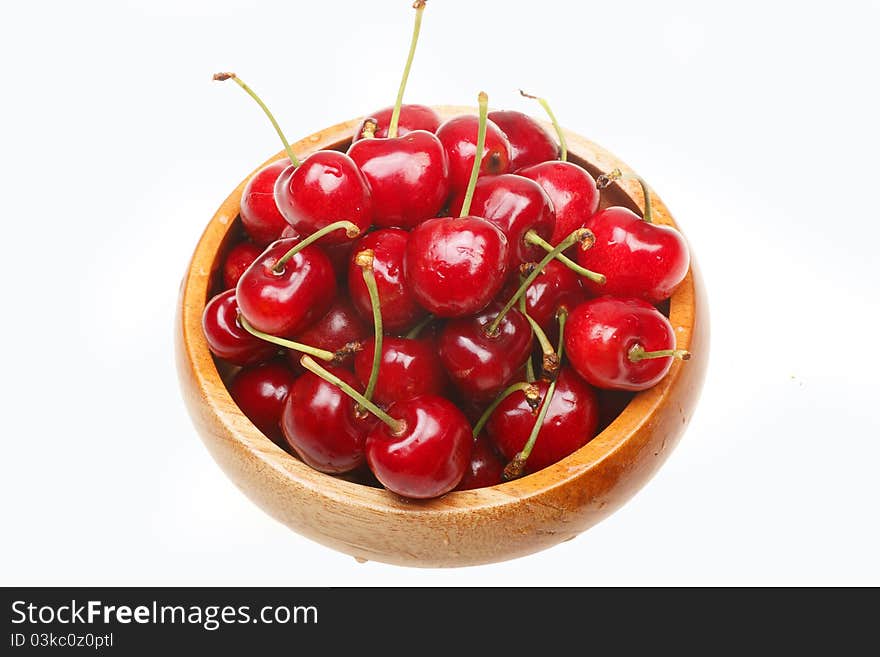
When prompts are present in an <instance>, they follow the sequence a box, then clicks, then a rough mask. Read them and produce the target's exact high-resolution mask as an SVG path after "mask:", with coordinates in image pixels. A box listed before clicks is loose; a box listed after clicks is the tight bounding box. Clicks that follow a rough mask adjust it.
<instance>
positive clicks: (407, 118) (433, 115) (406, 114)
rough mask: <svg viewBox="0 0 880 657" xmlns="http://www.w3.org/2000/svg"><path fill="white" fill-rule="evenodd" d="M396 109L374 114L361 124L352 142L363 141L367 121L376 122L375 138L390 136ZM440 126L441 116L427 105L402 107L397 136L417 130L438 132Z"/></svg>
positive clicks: (379, 111)
mask: <svg viewBox="0 0 880 657" xmlns="http://www.w3.org/2000/svg"><path fill="white" fill-rule="evenodd" d="M393 112H394V107H393V106H392V107H385V108H383V109H380V110H378V111H376V112H373V113H372V114H370V115H369V116H367V117H364V120H363V121H361V122H360V124H359V125H358V127H357V130H355V132H354V135H353V136H352V142H356V141H358V140H360V139H362V135H363V134H364V124H365V123H366V121H367V119H373V120H374V121H375V122H376V132H375V133H373V134H374V136H375V137H380V138H384V137H387V136H388V125H389V124H390V123H391V114H392V113H393ZM439 125H440V115H439V114H437V112H435V111H434V110H432V109H431V108H430V107H428V106H427V105H415V104H409V105H401V106H400V117H398V119H397V136H398V137H403V136H404V135H406V134H409V133H410V132H413V131H415V130H427V131H428V132H436V131H437V127H438V126H439Z"/></svg>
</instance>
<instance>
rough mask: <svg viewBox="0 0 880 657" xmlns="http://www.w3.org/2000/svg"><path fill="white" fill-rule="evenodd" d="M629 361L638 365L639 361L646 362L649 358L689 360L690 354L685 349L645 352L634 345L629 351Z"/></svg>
mask: <svg viewBox="0 0 880 657" xmlns="http://www.w3.org/2000/svg"><path fill="white" fill-rule="evenodd" d="M628 356H629V360H630V362H632V363H638V362H639V361H640V360H648V359H649V358H675V359H677V360H690V359H691V352H689V351H687V350H686V349H661V350H659V351H645V348H644V347H643V346H642V345H640V344H637V345H634V346H633V348H632V349H630V350H629V354H628Z"/></svg>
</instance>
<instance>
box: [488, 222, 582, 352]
mask: <svg viewBox="0 0 880 657" xmlns="http://www.w3.org/2000/svg"><path fill="white" fill-rule="evenodd" d="M592 236H593V233H592V232H591V231H590V230H589V229H587V228H578V229H576V230H574V231H572V233H571V234H570V235H569V236H568V237H566V238H565V239H564V240H562V241H561V242H560V243H559V244H557V245H556V246H554V247H553V248H552V249H551V251H550V252H549V253H547V255H545V256H544V258H543V259H542V260H541V262H539V263H538V264H537V266H535V268H534V270H533V271H532V273H531V274H529V275H528V276H526V277H525V279H523V282H522V283H521V284H520V286H519V288H517V290H516V292H514V293H513V296H512V297H510V299H509V300H508V302H507V303H506V304H504V307H503V308H502V309H501V312H499V313H498V316H497V317H495V319H494V320H492V323H491V324H489V326H488V327H487V328H486V335H488V336H490V337H493V336H495V335H497V334H498V327H499V326H500V325H501V320H503V319H504V316H505V315H506V314H507V313H508V312H509V311H510V309H511V308H513V306H514V305H515V304H516V302H517V301H518V300H519V298H520V297H521V296H522V295H524V294H525V293H526V290H528V289H529V285H531V284H532V282H533V281H534V280H535V279H536V278H538V276H539V275H540V274H541V272H542V271H543V270H544V267H546V266H547V263H548V262H550V261H551V260H553V258H555V257H556V256H557V255H559V254H560V253H562V252H563V251H565V249H567V248H568V247H570V246H572V245H573V244H575V243H576V242H580V241H583V240H585V239H588V238H592Z"/></svg>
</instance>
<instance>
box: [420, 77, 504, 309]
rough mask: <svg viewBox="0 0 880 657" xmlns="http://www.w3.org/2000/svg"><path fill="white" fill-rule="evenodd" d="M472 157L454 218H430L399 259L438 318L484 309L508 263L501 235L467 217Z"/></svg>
mask: <svg viewBox="0 0 880 657" xmlns="http://www.w3.org/2000/svg"><path fill="white" fill-rule="evenodd" d="M488 103H489V99H488V97H487V96H486V94H485V93H483V92H481V93H480V95H479V104H480V117H479V128H478V132H477V144H476V155H477V156H482V154H483V151H484V145H485V141H486V126H487V119H486V114H487V112H488ZM480 161H481V157H474V158H473V160H472V165H473V166H472V167H471V178H470V181H469V182H468V185H467V192H466V194H465V198H464V201H463V203H462V209H461V216H459V217H458V218H457V219H452V218H450V217H442V218H437V219H429V220H428V221H425V222H423V223H421V224H419V225H418V226H416V228H415V229H414V230H413V231H412V232H411V233H410V237H409V242H408V244H407V247H406V255H405V258H404V271H405V275H406V281H407V283H408V284H409V286H410V289H411V290H412V293H413V295H414V296H415V298H416V300H417V301H418V302H419V303H420V304H421V305H422V307H424V308H425V309H427V310H428V311H429V312H431V313H433V314H434V315H436V316H437V317H462V316H464V315H470V314H473V313H475V312H478V311H480V310H481V309H483V308H485V307H486V305H488V303H489V302H490V301H491V300H492V298H493V297H494V296H495V295H496V294H497V293H498V291H499V290H500V289H501V286H502V285H503V284H504V277H505V274H506V272H507V264H508V257H509V256H508V249H509V246H508V242H507V238H506V237H505V236H504V233H503V232H502V231H501V230H499V229H498V228H497V227H496V226H494V225H493V224H492V223H490V222H488V221H486V220H485V219H482V218H480V217H472V216H467V215H468V212H470V206H471V199H472V198H473V194H474V189H475V187H476V184H477V177H478V176H479V170H480V167H479V162H480Z"/></svg>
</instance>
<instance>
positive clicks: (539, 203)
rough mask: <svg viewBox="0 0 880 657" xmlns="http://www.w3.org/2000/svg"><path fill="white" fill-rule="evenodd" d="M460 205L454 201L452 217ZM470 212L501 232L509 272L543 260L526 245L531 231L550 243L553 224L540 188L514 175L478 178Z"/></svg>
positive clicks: (537, 248)
mask: <svg viewBox="0 0 880 657" xmlns="http://www.w3.org/2000/svg"><path fill="white" fill-rule="evenodd" d="M463 201H464V199H463V198H461V200H455V201H453V203H452V205H451V206H450V211H451V213H452V214H456V213H457V212H459V211H460V210H461V204H462V203H463ZM470 212H471V213H472V214H474V215H475V216H477V217H482V218H484V219H486V221H489V222H491V223H493V224H494V225H496V226H498V228H500V229H501V230H502V232H503V233H504V235H505V237H507V241H508V243H509V244H510V262H509V267H510V268H513V267H515V266H517V265H518V264H520V263H521V262H531V261H536V260H540V259H541V258H543V257H544V250H543V249H542V248H541V247H540V246H535V245H534V244H533V243H531V242H529V241H527V240H526V234H527V233H529V231H534V232H535V233H536V234H537V235H538V236H539V237H541V238H543V239H545V240H546V239H550V236H551V235H552V234H553V228H554V226H555V223H556V217H555V214H554V213H553V206H552V205H551V203H550V198H549V197H548V196H547V194H545V193H544V190H543V189H541V187H540V185H538V183H536V182H535V181H534V180H529V179H528V178H524V177H522V176H517V175H514V174H502V175H500V176H487V177H485V178H480V179H479V180H478V181H477V184H476V187H475V188H474V196H473V200H472V202H471V208H470Z"/></svg>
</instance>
